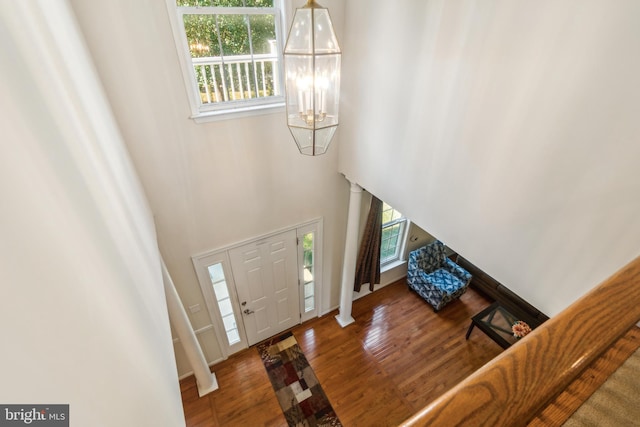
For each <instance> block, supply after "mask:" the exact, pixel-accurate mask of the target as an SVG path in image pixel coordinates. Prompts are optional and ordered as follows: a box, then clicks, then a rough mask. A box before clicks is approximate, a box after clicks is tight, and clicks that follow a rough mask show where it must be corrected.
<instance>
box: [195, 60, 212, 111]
mask: <svg viewBox="0 0 640 427" xmlns="http://www.w3.org/2000/svg"><path fill="white" fill-rule="evenodd" d="M197 68H199V69H200V75H201V76H202V82H203V84H204V91H205V93H206V95H207V103H211V92H210V91H209V81H208V80H207V69H206V68H207V67H206V66H204V65H202V66H197ZM200 102H202V100H200Z"/></svg>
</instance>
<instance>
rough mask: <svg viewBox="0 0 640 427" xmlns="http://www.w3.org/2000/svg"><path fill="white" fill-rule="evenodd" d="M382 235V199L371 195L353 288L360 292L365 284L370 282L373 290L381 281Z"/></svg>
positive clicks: (370, 287)
mask: <svg viewBox="0 0 640 427" xmlns="http://www.w3.org/2000/svg"><path fill="white" fill-rule="evenodd" d="M381 237H382V201H381V200H379V199H378V198H377V197H376V196H374V195H371V207H370V208H369V216H368V217H367V223H366V225H365V227H364V234H363V235H362V241H361V242H360V250H359V251H358V262H357V264H356V278H355V283H354V284H353V290H354V291H356V292H360V288H361V287H362V285H363V284H365V283H369V289H370V290H371V291H372V292H373V285H375V284H376V283H380V239H381Z"/></svg>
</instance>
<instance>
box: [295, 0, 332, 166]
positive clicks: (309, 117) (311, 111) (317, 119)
mask: <svg viewBox="0 0 640 427" xmlns="http://www.w3.org/2000/svg"><path fill="white" fill-rule="evenodd" d="M340 60H341V52H340V46H338V41H337V39H336V35H335V32H334V31H333V25H332V24H331V18H330V17H329V11H328V10H327V9H326V8H324V7H322V6H320V5H318V4H317V3H316V2H315V1H314V0H309V1H308V2H307V4H306V5H305V6H304V7H302V8H298V9H296V13H295V15H294V17H293V23H292V24H291V29H290V31H289V36H288V37H287V43H286V45H285V48H284V68H285V91H286V106H287V126H289V130H290V131H291V134H292V135H293V138H294V139H295V141H296V144H297V145H298V149H299V150H300V152H301V153H302V154H306V155H310V156H316V155H320V154H324V153H325V152H326V151H327V148H329V143H330V142H331V139H332V138H333V135H334V134H335V132H336V128H337V127H338V106H339V101H340Z"/></svg>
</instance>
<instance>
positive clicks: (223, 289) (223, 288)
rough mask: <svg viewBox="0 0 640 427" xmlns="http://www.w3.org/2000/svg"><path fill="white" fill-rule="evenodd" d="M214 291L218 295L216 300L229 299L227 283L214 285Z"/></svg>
mask: <svg viewBox="0 0 640 427" xmlns="http://www.w3.org/2000/svg"><path fill="white" fill-rule="evenodd" d="M213 291H214V292H215V293H216V299H218V300H221V299H225V298H229V290H228V289H227V282H225V281H222V282H218V283H214V284H213Z"/></svg>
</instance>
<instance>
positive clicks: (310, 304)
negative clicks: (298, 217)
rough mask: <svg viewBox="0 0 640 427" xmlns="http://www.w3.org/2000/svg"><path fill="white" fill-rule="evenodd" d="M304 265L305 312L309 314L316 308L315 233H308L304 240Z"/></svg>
mask: <svg viewBox="0 0 640 427" xmlns="http://www.w3.org/2000/svg"><path fill="white" fill-rule="evenodd" d="M302 251H303V256H302V258H303V263H304V266H303V268H304V272H303V279H304V286H303V288H304V311H305V313H306V312H309V311H311V310H313V309H314V308H315V283H314V280H313V275H314V264H313V233H307V234H305V235H304V237H303V239H302Z"/></svg>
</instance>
